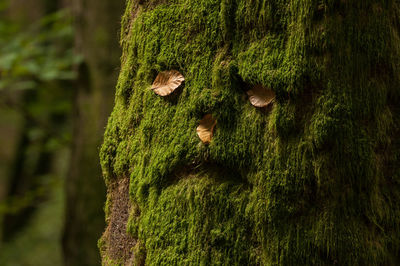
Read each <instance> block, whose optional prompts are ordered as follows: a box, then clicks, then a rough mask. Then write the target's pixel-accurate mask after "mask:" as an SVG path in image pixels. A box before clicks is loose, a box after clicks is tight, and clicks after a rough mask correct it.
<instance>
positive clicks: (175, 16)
mask: <svg viewBox="0 0 400 266" xmlns="http://www.w3.org/2000/svg"><path fill="white" fill-rule="evenodd" d="M164 2H165V1H145V3H144V4H142V5H138V4H137V1H133V0H131V1H128V7H127V11H126V14H125V16H124V17H123V25H122V37H121V43H122V46H123V49H124V52H123V57H122V68H121V73H120V78H119V83H118V85H117V95H116V103H115V108H114V111H113V113H112V115H111V117H110V119H109V123H108V127H107V131H106V134H105V139H104V144H103V147H102V150H101V163H102V167H103V173H104V177H105V179H106V182H107V183H108V184H110V183H112V182H115V180H116V179H118V178H123V177H130V196H131V199H132V201H133V202H135V203H137V204H138V206H139V209H140V217H139V218H135V219H133V217H132V219H131V222H130V223H129V225H128V232H130V233H131V234H133V235H134V236H135V237H137V239H138V240H139V241H140V243H144V244H143V245H144V249H145V254H146V264H149V265H189V264H193V265H228V264H234V265H257V264H262V265H332V264H340V265H396V264H398V263H399V262H400V257H399V254H400V242H399V239H400V228H399V224H400V208H399V205H398V204H397V202H399V200H400V179H399V178H400V172H399V168H398V165H399V164H400V162H399V157H398V154H399V151H400V145H399V141H398V140H396V136H398V133H399V128H398V126H397V124H398V120H399V118H400V112H399V109H398V108H397V107H395V105H397V101H398V100H399V92H400V91H399V88H400V86H399V85H400V83H399V81H400V79H399V75H398V73H399V70H400V68H399V66H400V65H399V63H400V61H399V59H400V42H399V32H400V31H399V30H400V29H399V26H398V23H397V22H396V23H395V21H398V20H399V18H400V17H399V14H400V7H399V3H398V1H394V0H389V1H374V0H368V1H317V0H311V1H308V0H307V1H306V0H291V1H281V0H264V1H261V0H254V1H248V0H235V1H233V0H223V1H217V0H201V1H200V0H175V1H168V4H165V3H164ZM169 69H177V70H179V71H180V72H181V73H183V74H184V76H185V78H186V83H185V88H184V89H183V91H182V93H181V94H180V95H179V96H178V97H177V98H176V99H169V98H168V99H165V98H161V97H158V96H157V95H155V94H154V93H153V92H152V91H151V90H149V87H150V86H151V82H152V81H153V79H154V78H155V75H156V73H157V72H159V71H163V70H169ZM243 81H244V82H245V83H248V84H258V83H261V84H263V85H264V86H267V87H270V88H272V89H273V90H274V91H275V92H276V94H277V102H276V104H275V105H274V107H273V109H272V111H271V112H270V113H266V112H262V111H260V110H257V109H255V108H254V107H253V106H251V105H250V103H249V102H248V100H247V99H246V97H245V93H244V92H243V89H244V88H243ZM206 113H212V114H213V116H214V117H216V118H217V121H218V124H217V129H216V133H215V136H214V139H213V141H212V143H211V144H210V145H209V146H205V145H203V144H201V142H200V140H199V139H198V138H197V136H196V130H195V129H196V126H197V124H198V122H199V121H200V119H201V118H202V116H203V115H204V114H206ZM182 169H183V170H182ZM185 169H191V170H190V171H189V172H187V170H185ZM103 255H104V256H105V257H106V258H105V261H108V260H109V258H108V257H107V256H108V255H107V254H103Z"/></svg>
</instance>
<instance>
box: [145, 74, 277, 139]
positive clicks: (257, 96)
mask: <svg viewBox="0 0 400 266" xmlns="http://www.w3.org/2000/svg"><path fill="white" fill-rule="evenodd" d="M184 81H185V77H184V76H183V75H182V74H181V73H179V71H176V70H169V71H163V72H160V73H159V74H158V75H157V77H156V79H155V80H154V82H153V85H152V86H151V90H152V91H154V92H155V93H156V94H157V95H160V96H163V97H165V96H168V95H170V94H172V93H173V92H174V91H175V90H176V89H178V88H179V87H180V86H181V85H182V83H183V82H184ZM246 93H247V95H248V97H249V101H250V103H251V104H252V105H253V106H255V107H257V108H265V107H267V106H269V105H270V104H272V103H273V102H274V100H275V93H274V91H272V90H271V89H268V88H265V87H263V86H262V85H255V86H253V87H252V89H250V90H248V91H246ZM216 124H217V120H216V119H215V118H214V117H213V116H212V115H211V114H206V115H205V116H204V117H203V119H202V120H201V121H200V123H199V126H198V127H197V135H198V136H199V138H200V140H201V141H202V142H203V143H204V144H209V143H210V142H211V139H212V137H213V133H214V128H215V126H216Z"/></svg>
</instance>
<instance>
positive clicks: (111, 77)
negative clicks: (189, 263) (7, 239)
mask: <svg viewBox="0 0 400 266" xmlns="http://www.w3.org/2000/svg"><path fill="white" fill-rule="evenodd" d="M70 5H71V6H72V11H73V14H74V17H75V18H76V20H75V33H76V39H75V46H76V50H77V53H78V54H80V55H82V56H83V57H84V59H83V62H82V63H81V65H80V67H79V79H78V81H77V83H76V95H75V108H74V119H75V120H74V133H73V147H72V154H71V164H70V172H69V175H68V178H67V182H66V183H67V185H66V188H67V203H66V204H67V210H66V225H65V232H64V238H63V249H64V257H65V264H66V265H74V266H75V265H99V264H100V257H99V255H98V249H97V241H98V239H99V237H100V235H101V232H102V230H103V229H104V212H103V206H104V201H105V187H104V183H103V180H102V178H101V170H100V164H99V161H98V160H96V158H98V148H99V146H100V142H101V138H102V136H103V132H104V127H105V124H106V119H107V116H108V115H109V112H110V110H111V107H112V101H113V97H112V95H113V94H114V88H115V83H116V75H117V69H118V65H119V63H118V60H119V56H120V49H119V48H118V29H119V25H120V17H121V14H122V13H123V6H124V1H123V0H120V1H107V0H103V1H98V0H73V1H71V2H70Z"/></svg>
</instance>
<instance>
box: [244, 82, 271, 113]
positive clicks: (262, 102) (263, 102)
mask: <svg viewBox="0 0 400 266" xmlns="http://www.w3.org/2000/svg"><path fill="white" fill-rule="evenodd" d="M246 93H247V95H248V96H249V100H250V102H251V104H252V105H253V106H255V107H259V108H263V107H267V106H268V105H270V104H271V103H273V101H274V100H275V92H274V91H273V90H271V89H269V88H266V87H264V86H262V85H255V86H253V88H252V89H251V90H248V91H247V92H246Z"/></svg>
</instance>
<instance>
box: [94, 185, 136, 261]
mask: <svg viewBox="0 0 400 266" xmlns="http://www.w3.org/2000/svg"><path fill="white" fill-rule="evenodd" d="M109 195H111V198H110V202H109V204H110V207H109V208H110V215H109V217H108V221H107V222H108V226H107V228H106V231H105V232H104V234H103V237H102V242H103V243H105V245H104V246H102V247H100V248H101V253H102V257H103V263H104V264H106V265H108V264H109V263H110V262H111V261H112V262H119V263H120V262H122V263H123V265H132V261H133V260H134V259H133V258H134V254H133V253H134V252H133V249H134V247H135V245H136V244H137V239H135V238H134V237H132V236H131V235H129V234H128V233H127V230H126V225H127V222H128V219H129V213H130V209H131V206H132V204H131V202H130V199H129V178H123V179H120V180H118V181H117V182H114V183H112V184H111V186H110V187H109Z"/></svg>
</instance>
